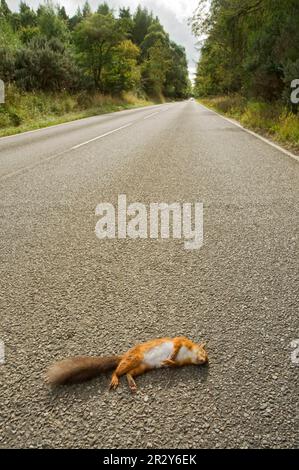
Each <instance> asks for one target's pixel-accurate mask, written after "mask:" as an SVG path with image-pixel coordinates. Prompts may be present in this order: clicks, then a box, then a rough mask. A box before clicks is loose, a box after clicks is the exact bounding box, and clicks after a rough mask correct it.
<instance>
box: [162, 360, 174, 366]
mask: <svg viewBox="0 0 299 470" xmlns="http://www.w3.org/2000/svg"><path fill="white" fill-rule="evenodd" d="M175 365H176V363H175V361H173V360H172V359H166V360H165V361H163V362H162V366H165V367H174V366H175Z"/></svg>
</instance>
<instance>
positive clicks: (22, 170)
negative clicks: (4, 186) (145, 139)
mask: <svg viewBox="0 0 299 470" xmlns="http://www.w3.org/2000/svg"><path fill="white" fill-rule="evenodd" d="M132 124H133V123H132V122H131V123H129V124H126V125H125V126H122V127H119V128H118V129H114V130H113V131H110V132H106V134H103V135H100V136H98V137H95V138H94V139H91V140H89V141H87V142H82V144H79V145H75V146H74V147H71V148H68V149H66V150H63V151H62V152H59V153H56V154H55V155H50V156H49V157H46V158H43V159H42V160H41V161H40V162H36V163H33V164H32V165H28V166H26V167H24V168H20V169H19V170H16V171H12V172H11V173H7V174H6V175H3V176H1V177H0V181H5V180H7V179H9V178H12V177H13V176H17V175H19V174H22V173H24V172H27V171H29V170H32V169H34V168H35V167H37V166H40V165H43V164H44V163H47V162H49V161H51V160H55V158H58V157H61V156H62V155H64V154H66V153H68V152H71V151H72V150H76V149H78V148H80V147H82V146H83V145H87V144H88V143H89V142H93V141H95V140H98V139H102V138H103V137H106V136H108V135H110V134H114V133H115V132H117V131H120V130H121V129H125V128H126V127H129V126H132Z"/></svg>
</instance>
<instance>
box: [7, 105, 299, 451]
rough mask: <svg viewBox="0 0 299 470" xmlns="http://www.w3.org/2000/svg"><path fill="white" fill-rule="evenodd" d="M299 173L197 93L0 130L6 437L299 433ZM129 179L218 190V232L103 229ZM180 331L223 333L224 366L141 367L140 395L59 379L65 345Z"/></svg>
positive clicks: (31, 440)
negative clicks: (100, 213)
mask: <svg viewBox="0 0 299 470" xmlns="http://www.w3.org/2000/svg"><path fill="white" fill-rule="evenodd" d="M103 135H104V137H101V136H103ZM88 141H90V142H88ZM81 144H83V145H81ZM298 176H299V166H298V162H296V161H295V160H292V159H291V158H289V157H288V156H286V155H284V154H282V153H281V152H280V151H279V150H276V149H274V148H272V147H270V146H268V145H267V144H265V143H264V142H262V141H260V140H258V139H256V138H254V137H253V136H251V135H249V134H247V133H246V132H244V131H242V129H240V128H238V127H236V126H234V125H233V124H231V123H229V122H227V121H226V120H224V119H222V118H221V117H219V116H217V115H216V114H214V113H213V112H211V111H208V110H207V109H205V108H203V107H201V106H200V105H198V104H197V103H195V102H182V103H176V104H167V105H163V106H158V107H153V108H152V109H151V108H143V109H139V110H133V111H124V112H120V113H116V114H113V115H106V116H101V117H95V118H90V119H86V120H83V121H77V122H74V123H70V124H65V125H61V126H57V127H55V128H49V129H46V130H41V131H38V132H33V133H28V134H24V135H19V136H15V137H9V138H4V139H0V201H1V202H0V224H1V225H0V227H1V244H0V258H1V264H0V284H1V291H0V306H1V309H0V312H1V313H0V315H1V326H0V339H1V340H3V341H4V344H5V356H6V362H5V364H4V365H1V366H0V380H1V385H0V446H1V447H14V448H15V447H44V448H47V447H100V448H121V447H126V448H135V447H138V448H140V447H142V448H143V447H147V448H151V447H152V448H167V447H168V448H188V447H196V448H203V447H209V448H215V447H250V448H251V447H262V448H268V447H279V448H281V447H282V448H285V447H288V448H290V447H298V443H299V439H298V438H299V433H298V401H299V398H298V385H299V367H298V366H296V365H295V364H293V363H292V361H291V353H292V347H291V342H292V341H293V340H295V339H296V338H299V325H298V305H299V292H298V244H297V242H298V239H297V237H298V187H299V186H298ZM119 194H126V195H127V198H128V200H129V201H130V202H143V203H144V204H148V203H150V202H168V203H171V202H203V203H204V211H205V215H204V235H205V239H204V247H203V248H202V249H201V250H196V251H186V250H184V248H183V244H182V241H180V240H159V241H155V240H135V241H133V240H121V241H119V240H114V241H112V240H110V241H100V240H98V239H97V238H96V236H95V224H96V222H97V218H96V217H95V208H96V206H97V204H98V203H100V202H111V203H114V204H116V202H117V197H118V195H119ZM178 335H186V336H188V337H190V338H191V339H193V340H195V341H201V340H205V341H207V348H208V351H209V355H210V364H209V367H204V368H196V367H194V368H186V369H181V370H163V371H155V372H153V373H150V374H148V375H145V376H142V377H140V378H138V379H137V383H138V386H139V392H138V394H137V395H136V396H132V395H130V393H129V391H128V388H127V384H126V383H125V381H123V383H122V386H121V387H120V388H119V389H118V390H117V391H116V392H112V393H109V392H108V383H109V375H107V376H103V377H101V378H99V379H97V380H95V381H93V382H90V383H87V384H83V385H79V386H72V387H70V388H62V389H58V390H54V391H52V390H50V389H48V388H47V387H46V386H45V385H44V384H43V381H42V377H43V373H44V370H45V368H46V367H47V366H48V365H49V364H50V363H52V362H53V361H54V360H56V359H61V358H64V357H66V356H70V355H77V354H90V355H103V354H111V353H120V352H123V351H126V350H127V349H128V348H129V347H130V346H132V345H134V344H136V343H138V342H144V341H145V340H149V339H152V338H156V337H162V336H178Z"/></svg>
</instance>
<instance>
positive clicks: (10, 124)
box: [0, 86, 156, 137]
mask: <svg viewBox="0 0 299 470" xmlns="http://www.w3.org/2000/svg"><path fill="white" fill-rule="evenodd" d="M153 104H156V103H154V102H152V101H148V100H146V99H140V98H137V97H136V96H135V95H133V94H130V93H126V94H124V95H123V96H122V97H112V96H106V95H105V96H104V95H101V94H93V95H91V94H88V93H85V92H83V93H77V94H73V95H70V94H69V93H64V92H62V93H43V92H35V93H33V92H32V93H28V92H26V93H25V92H22V91H21V90H19V89H18V88H16V87H15V86H9V87H8V88H7V90H6V97H5V103H4V104H0V137H4V136H8V135H14V134H19V133H21V132H26V131H30V130H35V129H40V128H42V127H49V126H54V125H56V124H62V123H64V122H70V121H75V120H78V119H83V118H86V117H91V116H97V115H100V114H106V113H111V112H115V111H121V110H124V109H132V108H137V107H142V106H150V105H153Z"/></svg>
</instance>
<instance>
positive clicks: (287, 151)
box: [198, 103, 299, 162]
mask: <svg viewBox="0 0 299 470" xmlns="http://www.w3.org/2000/svg"><path fill="white" fill-rule="evenodd" d="M198 104H199V105H200V106H202V107H203V108H205V109H207V110H208V111H211V112H212V113H214V114H216V115H217V116H219V117H221V118H222V119H224V120H225V121H228V122H230V123H231V124H234V126H237V127H239V128H240V129H242V130H243V131H245V132H247V134H251V135H253V137H256V138H257V139H259V140H261V141H262V142H265V143H266V144H268V145H271V147H273V148H275V149H276V150H279V151H280V152H282V153H284V154H285V155H287V156H288V157H291V158H293V159H294V160H296V161H297V162H299V156H298V155H295V154H294V153H292V152H289V150H286V149H284V148H283V147H281V146H280V145H278V144H275V143H274V142H272V141H271V140H268V139H266V138H265V137H262V136H261V135H259V134H257V133H256V132H253V131H251V130H249V129H246V127H243V126H242V124H240V123H239V122H236V121H233V120H232V119H229V118H227V117H224V116H223V115H222V114H219V113H217V111H214V109H211V108H208V107H207V106H205V105H204V104H202V103H198Z"/></svg>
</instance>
